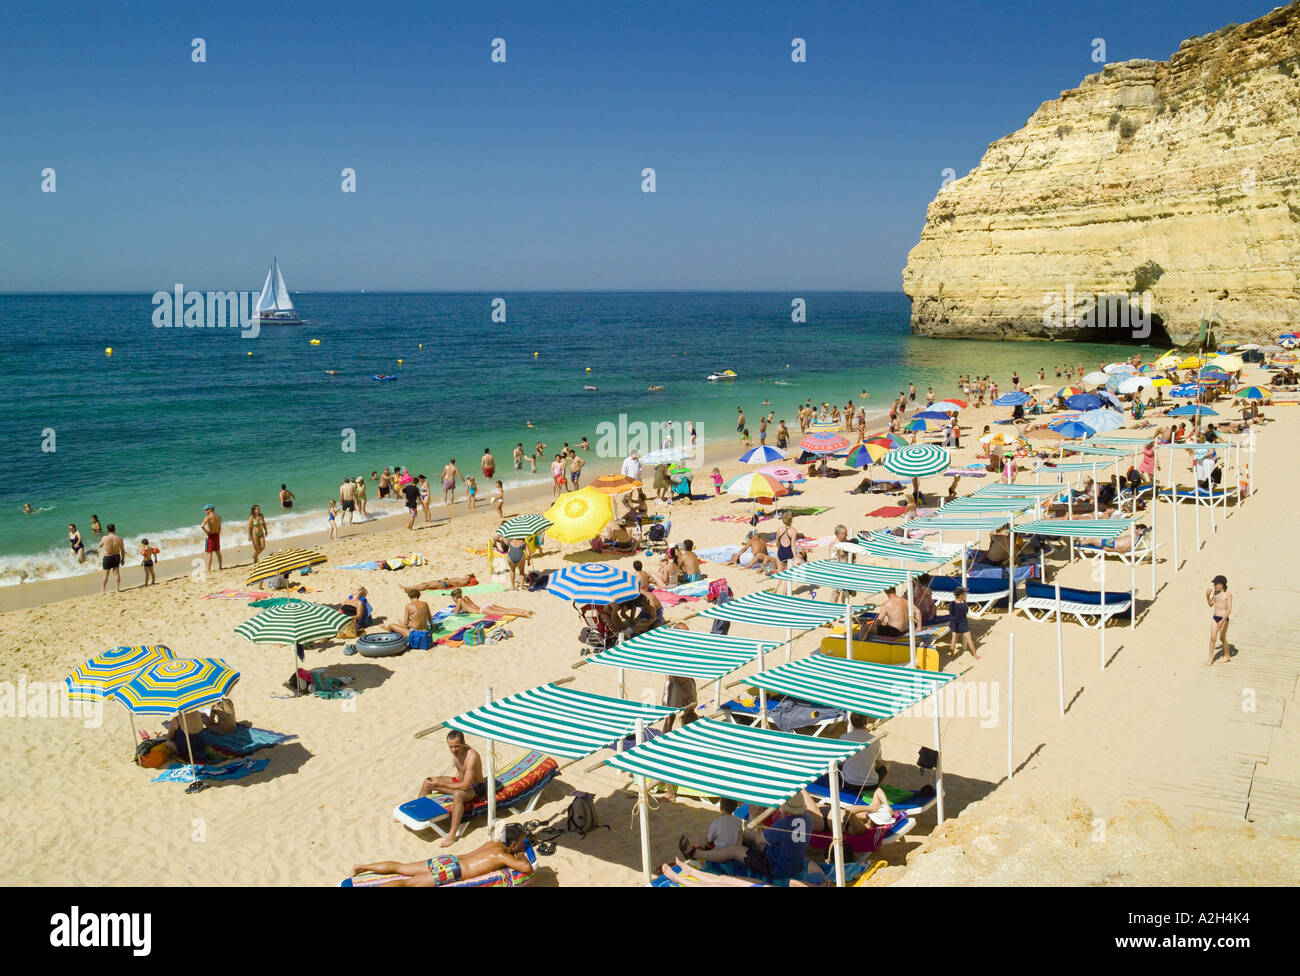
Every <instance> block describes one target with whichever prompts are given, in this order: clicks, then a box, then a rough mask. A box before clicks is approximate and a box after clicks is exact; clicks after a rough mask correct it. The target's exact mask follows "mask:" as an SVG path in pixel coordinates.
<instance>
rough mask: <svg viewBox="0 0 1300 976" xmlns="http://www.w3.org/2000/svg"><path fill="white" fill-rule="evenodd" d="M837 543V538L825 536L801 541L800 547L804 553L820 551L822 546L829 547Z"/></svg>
mask: <svg viewBox="0 0 1300 976" xmlns="http://www.w3.org/2000/svg"><path fill="white" fill-rule="evenodd" d="M834 541H835V536H833V535H824V536H821V537H820V538H817V539H800V540H799V542H798V546H799V548H800V549H802V550H803V551H804V552H811V551H812V550H814V549H820V548H821V547H822V546H829V545H830V544H831V543H833V542H834Z"/></svg>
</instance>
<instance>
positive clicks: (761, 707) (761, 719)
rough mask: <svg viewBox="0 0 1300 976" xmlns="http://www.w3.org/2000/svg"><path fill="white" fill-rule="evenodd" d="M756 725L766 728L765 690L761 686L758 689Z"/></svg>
mask: <svg viewBox="0 0 1300 976" xmlns="http://www.w3.org/2000/svg"><path fill="white" fill-rule="evenodd" d="M758 727H759V728H761V729H765V728H767V692H766V691H765V690H764V689H762V688H759V689H758Z"/></svg>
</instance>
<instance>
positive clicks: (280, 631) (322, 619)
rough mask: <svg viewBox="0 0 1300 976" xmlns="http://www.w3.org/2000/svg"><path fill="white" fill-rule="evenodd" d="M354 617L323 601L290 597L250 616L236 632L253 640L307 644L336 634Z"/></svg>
mask: <svg viewBox="0 0 1300 976" xmlns="http://www.w3.org/2000/svg"><path fill="white" fill-rule="evenodd" d="M352 619H353V618H351V617H349V616H347V615H346V614H342V613H339V612H338V611H337V610H335V609H334V608H333V607H327V606H325V605H324V604H323V603H308V602H307V601H306V600H291V601H289V602H288V603H282V604H280V605H279V606H278V607H267V608H266V609H265V610H263V611H261V612H260V613H258V615H257V616H255V617H250V618H249V619H248V620H245V621H244V622H243V623H242V624H240V625H239V626H238V627H236V628H235V633H236V634H238V635H239V636H240V637H242V638H244V639H245V640H249V641H252V642H253V643H254V644H306V643H309V642H310V641H314V640H320V639H321V638H322V637H334V636H336V635H337V634H338V632H339V631H340V630H342V629H343V627H344V626H346V625H347V624H349V623H351V622H352Z"/></svg>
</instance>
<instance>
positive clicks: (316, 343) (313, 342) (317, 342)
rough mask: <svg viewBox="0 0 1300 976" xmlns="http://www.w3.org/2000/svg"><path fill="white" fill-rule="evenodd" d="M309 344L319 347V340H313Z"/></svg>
mask: <svg viewBox="0 0 1300 976" xmlns="http://www.w3.org/2000/svg"><path fill="white" fill-rule="evenodd" d="M311 344H312V345H313V346H319V345H320V340H319V339H313V340H312V341H311Z"/></svg>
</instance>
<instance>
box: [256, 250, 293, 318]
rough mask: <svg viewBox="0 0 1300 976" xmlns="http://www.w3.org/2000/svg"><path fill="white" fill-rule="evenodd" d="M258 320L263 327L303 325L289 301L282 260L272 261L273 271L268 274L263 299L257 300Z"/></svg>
mask: <svg viewBox="0 0 1300 976" xmlns="http://www.w3.org/2000/svg"><path fill="white" fill-rule="evenodd" d="M257 320H258V322H259V323H260V324H262V325H302V319H300V318H299V317H298V313H297V312H295V311H294V309H293V302H292V301H290V300H289V289H287V288H285V286H284V275H282V274H280V259H279V258H272V259H271V270H270V271H268V272H267V273H266V284H264V285H263V286H262V297H261V298H259V299H258V300H257Z"/></svg>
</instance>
